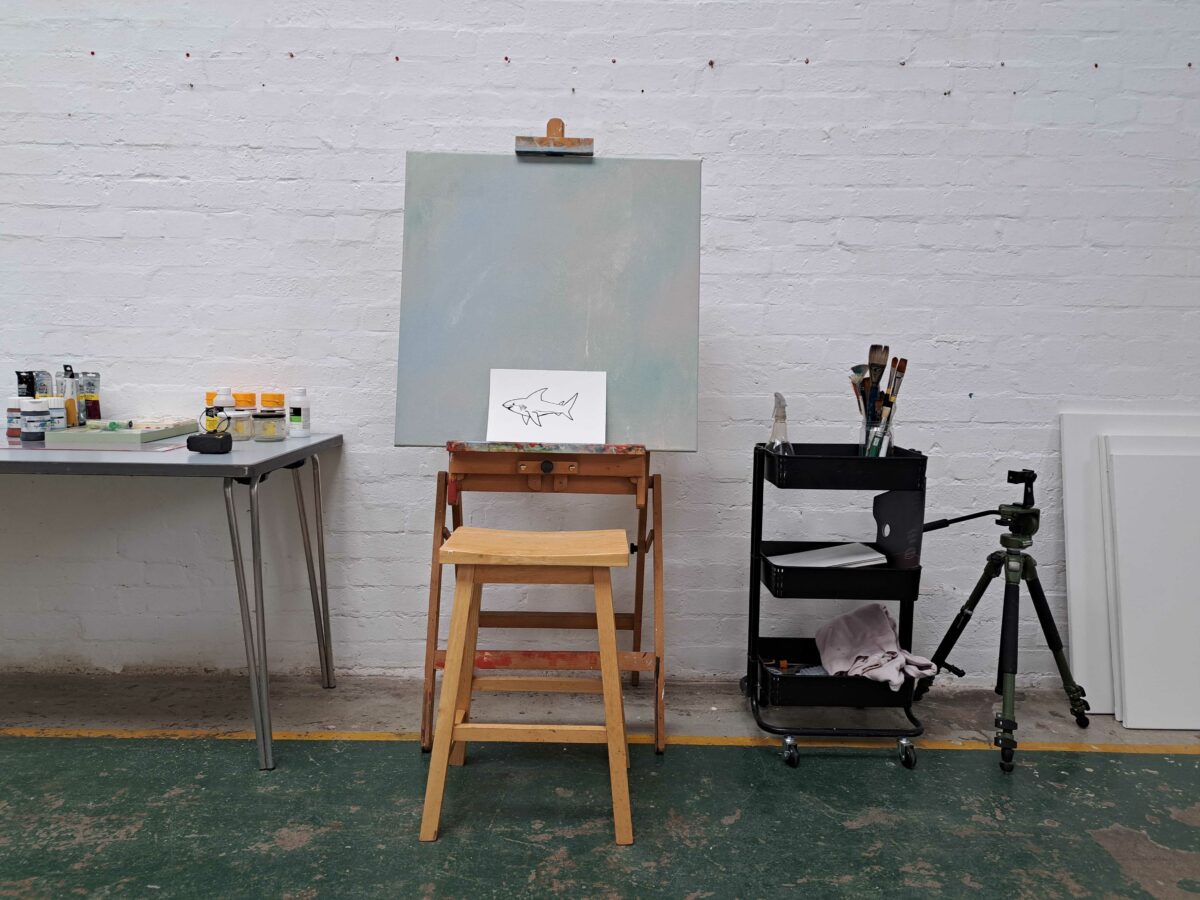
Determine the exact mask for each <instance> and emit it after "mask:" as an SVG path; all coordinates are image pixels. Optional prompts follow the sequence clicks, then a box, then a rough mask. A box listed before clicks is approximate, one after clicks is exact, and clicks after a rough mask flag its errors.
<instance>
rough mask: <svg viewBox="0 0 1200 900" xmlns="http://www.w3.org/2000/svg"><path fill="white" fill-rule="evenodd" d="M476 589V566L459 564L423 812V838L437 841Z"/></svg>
mask: <svg viewBox="0 0 1200 900" xmlns="http://www.w3.org/2000/svg"><path fill="white" fill-rule="evenodd" d="M474 593H475V567H474V566H458V573H457V583H456V585H455V588H454V612H453V613H451V615H450V636H449V639H448V640H447V642H446V669H445V671H444V672H443V674H442V696H441V698H440V699H439V701H438V714H437V725H436V726H435V727H434V730H433V753H432V755H431V756H430V758H429V780H428V781H427V782H426V784H425V808H424V810H423V811H422V813H421V840H423V841H436V840H437V836H438V823H439V822H440V821H441V818H442V796H443V794H444V793H445V790H446V768H447V766H448V765H449V761H450V744H451V742H452V740H453V738H454V707H455V704H456V701H457V698H458V683H459V681H460V680H461V679H462V672H463V653H464V651H465V649H466V642H467V628H468V626H469V625H470V619H471V607H472V605H473V604H472V602H471V601H472V599H473V596H474Z"/></svg>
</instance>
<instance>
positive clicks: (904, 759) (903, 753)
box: [896, 738, 917, 769]
mask: <svg viewBox="0 0 1200 900" xmlns="http://www.w3.org/2000/svg"><path fill="white" fill-rule="evenodd" d="M896 749H897V750H898V751H899V753H900V765H902V766H904V768H906V769H915V768H916V767H917V748H916V745H915V744H913V742H912V741H910V740H909V739H908V738H900V740H898V741H897V742H896Z"/></svg>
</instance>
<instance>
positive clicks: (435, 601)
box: [421, 472, 448, 753]
mask: <svg viewBox="0 0 1200 900" xmlns="http://www.w3.org/2000/svg"><path fill="white" fill-rule="evenodd" d="M447 477H448V476H447V475H446V473H445V472H438V476H437V498H436V500H435V501H434V502H435V506H434V511H433V561H432V562H431V563H430V565H429V616H428V620H427V622H426V626H425V686H424V688H423V690H422V692H421V749H422V750H423V751H425V752H426V753H428V752H429V750H430V748H432V747H433V697H434V691H435V690H436V688H437V642H438V626H439V625H440V624H441V623H440V621H439V619H440V616H441V604H442V564H441V563H440V562H438V551H439V550H440V549H441V547H442V543H443V542H444V541H445V538H444V537H443V532H444V531H445V529H446V479H447Z"/></svg>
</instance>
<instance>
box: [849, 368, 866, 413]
mask: <svg viewBox="0 0 1200 900" xmlns="http://www.w3.org/2000/svg"><path fill="white" fill-rule="evenodd" d="M866 374H867V367H866V366H865V365H858V366H851V367H850V386H851V387H852V388H854V399H855V400H857V401H858V412H859V415H862V414H863V413H864V412H866V404H865V403H864V401H863V393H862V382H863V378H864V377H865V376H866Z"/></svg>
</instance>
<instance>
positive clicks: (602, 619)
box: [592, 568, 633, 844]
mask: <svg viewBox="0 0 1200 900" xmlns="http://www.w3.org/2000/svg"><path fill="white" fill-rule="evenodd" d="M592 577H593V579H594V581H595V591H596V632H597V637H598V639H599V643H600V679H601V681H602V682H603V683H604V727H605V730H606V732H607V738H608V777H609V780H610V781H611V783H612V799H613V822H614V824H615V829H616V836H617V843H618V844H632V843H633V818H632V815H631V813H630V810H629V772H628V771H626V770H627V769H628V766H629V747H628V745H627V744H626V743H625V705H624V702H623V701H622V699H621V670H620V668H619V666H618V664H617V628H616V624H615V620H614V618H613V597H612V576H611V575H610V574H609V571H608V569H600V568H597V569H592Z"/></svg>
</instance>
